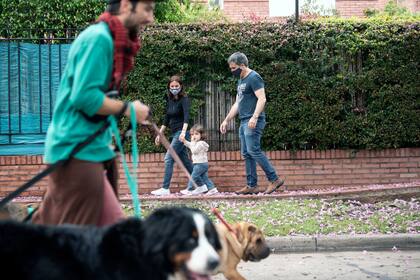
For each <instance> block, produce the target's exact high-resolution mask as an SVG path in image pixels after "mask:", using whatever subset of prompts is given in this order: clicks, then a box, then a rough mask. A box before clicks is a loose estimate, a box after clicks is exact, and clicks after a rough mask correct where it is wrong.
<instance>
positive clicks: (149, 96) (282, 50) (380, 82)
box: [127, 20, 420, 151]
mask: <svg viewBox="0 0 420 280" xmlns="http://www.w3.org/2000/svg"><path fill="white" fill-rule="evenodd" d="M419 31H420V25H419V24H418V23H390V22H380V21H377V20H376V21H371V22H363V21H360V22H358V21H345V20H335V21H333V22H316V21H315V22H307V23H302V24H300V25H293V24H287V25H282V24H272V23H270V24H258V25H255V24H238V25H236V24H218V25H195V24H192V25H191V24H190V25H172V24H171V25H160V26H155V27H152V28H149V29H148V30H147V32H146V33H145V36H144V47H143V49H142V51H141V53H140V54H139V56H138V58H137V65H136V69H135V70H134V72H133V73H132V74H131V75H130V76H129V80H128V84H127V92H128V95H129V96H130V98H137V97H140V98H141V99H142V100H144V101H145V102H146V103H148V104H150V105H151V106H152V108H153V111H154V115H155V116H156V117H157V119H158V117H161V116H163V115H164V99H163V96H164V92H165V85H166V81H167V79H168V77H169V76H170V75H172V74H174V73H181V74H183V75H184V77H185V79H186V82H187V84H188V85H189V87H188V92H189V94H190V96H192V97H193V98H194V102H193V108H194V112H196V111H197V110H196V109H197V108H198V107H199V105H200V104H202V100H203V99H202V97H203V96H204V95H205V94H209V93H206V92H204V91H203V90H202V88H203V87H202V84H203V83H204V81H206V80H212V81H216V82H218V83H219V84H220V86H221V87H222V88H223V89H225V90H226V91H227V92H228V93H230V94H232V95H234V94H235V88H236V86H235V85H236V82H235V80H234V79H233V78H232V77H231V74H230V72H229V70H228V67H227V63H226V59H227V57H228V56H229V55H230V54H231V53H232V52H235V51H238V50H239V51H243V52H244V53H246V54H247V55H248V58H249V59H250V63H251V68H252V69H255V70H256V71H258V72H259V73H260V74H261V75H262V77H263V78H264V80H265V82H266V92H267V96H268V105H267V108H266V111H267V114H268V117H267V120H268V124H267V127H266V131H265V134H264V136H263V145H264V149H266V150H277V149H284V148H287V149H302V148H316V149H325V148H356V149H359V148H360V149H362V148H392V147H408V146H419V143H420V118H419V116H420V114H419V113H420V112H419V109H420V82H419V79H418V69H419V61H420V40H419ZM357 61H359V62H357ZM143 137H146V138H147V136H143ZM150 141H151V139H149V142H147V143H148V144H147V146H146V145H145V143H146V142H143V145H145V146H142V149H143V151H144V150H147V151H154V148H153V146H152V145H150V143H151V142H150Z"/></svg>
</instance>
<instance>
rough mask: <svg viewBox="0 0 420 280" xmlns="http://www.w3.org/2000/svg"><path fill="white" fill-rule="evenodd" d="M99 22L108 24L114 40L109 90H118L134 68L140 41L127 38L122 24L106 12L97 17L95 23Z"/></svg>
mask: <svg viewBox="0 0 420 280" xmlns="http://www.w3.org/2000/svg"><path fill="white" fill-rule="evenodd" d="M101 21H103V22H105V23H106V24H108V27H109V29H110V30H111V35H112V38H113V39H114V63H113V68H112V79H111V83H110V85H109V88H110V89H117V90H119V88H120V85H121V81H122V80H123V79H124V75H125V74H127V73H128V72H129V71H130V70H131V69H133V67H134V58H135V56H136V54H137V52H138V51H139V50H140V39H139V37H138V36H137V35H136V36H132V37H129V34H128V31H127V28H125V26H124V25H123V23H122V22H121V21H120V20H119V19H118V18H117V17H115V16H113V15H111V14H110V13H108V12H105V13H103V14H102V15H100V16H99V18H98V20H97V22H101Z"/></svg>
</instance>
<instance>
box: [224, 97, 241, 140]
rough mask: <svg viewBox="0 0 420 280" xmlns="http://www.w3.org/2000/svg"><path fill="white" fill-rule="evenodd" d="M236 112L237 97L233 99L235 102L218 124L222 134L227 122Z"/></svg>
mask: <svg viewBox="0 0 420 280" xmlns="http://www.w3.org/2000/svg"><path fill="white" fill-rule="evenodd" d="M237 114H238V102H237V99H236V100H235V104H233V105H232V108H230V111H229V114H228V115H227V116H226V118H225V120H224V121H223V122H222V124H221V125H220V132H221V133H222V134H225V133H226V128H227V124H228V122H229V121H230V120H232V119H233V118H234V117H235V116H236V115H237Z"/></svg>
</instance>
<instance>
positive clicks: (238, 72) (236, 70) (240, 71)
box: [231, 67, 242, 78]
mask: <svg viewBox="0 0 420 280" xmlns="http://www.w3.org/2000/svg"><path fill="white" fill-rule="evenodd" d="M231 72H232V75H233V76H234V77H235V78H239V77H240V76H241V73H242V69H241V68H240V67H238V68H236V69H235V70H233V71H231Z"/></svg>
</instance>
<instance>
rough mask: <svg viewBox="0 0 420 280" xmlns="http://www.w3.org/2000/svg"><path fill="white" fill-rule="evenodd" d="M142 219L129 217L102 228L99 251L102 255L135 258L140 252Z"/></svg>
mask: <svg viewBox="0 0 420 280" xmlns="http://www.w3.org/2000/svg"><path fill="white" fill-rule="evenodd" d="M142 238H143V226H142V221H141V220H139V219H137V218H130V219H127V220H124V221H122V222H120V223H117V224H115V225H112V226H110V227H108V228H106V229H105V230H104V234H103V238H102V241H101V244H100V251H101V253H102V254H103V255H104V256H109V257H111V256H112V257H121V258H122V257H123V256H129V257H132V258H135V257H136V256H138V255H139V254H141V240H142Z"/></svg>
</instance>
